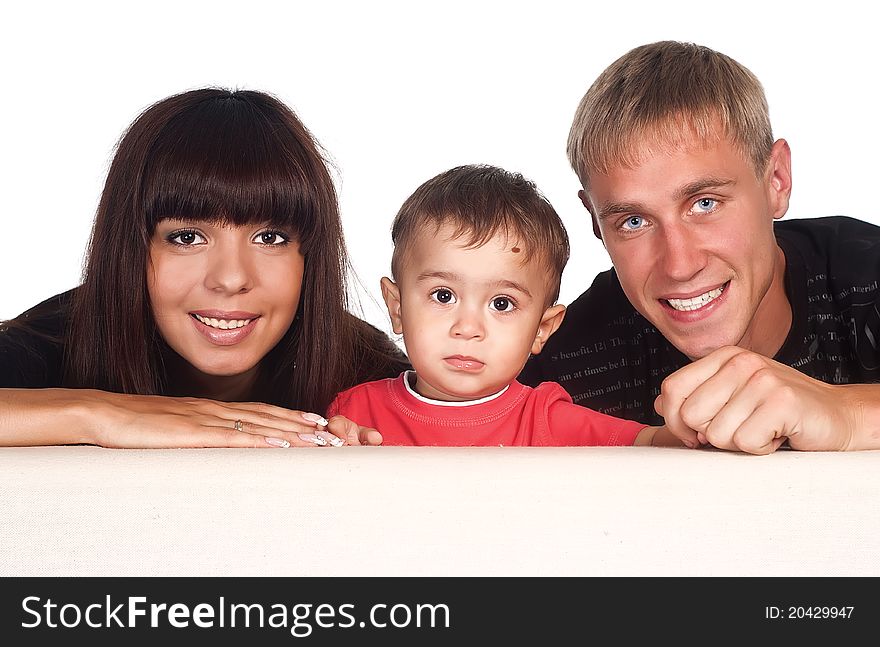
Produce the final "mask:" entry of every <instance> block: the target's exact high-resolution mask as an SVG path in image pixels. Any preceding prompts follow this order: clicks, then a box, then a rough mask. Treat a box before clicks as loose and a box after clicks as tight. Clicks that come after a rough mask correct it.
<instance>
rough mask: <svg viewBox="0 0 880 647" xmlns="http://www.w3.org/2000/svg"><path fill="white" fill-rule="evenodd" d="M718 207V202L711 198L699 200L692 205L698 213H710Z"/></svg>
mask: <svg viewBox="0 0 880 647" xmlns="http://www.w3.org/2000/svg"><path fill="white" fill-rule="evenodd" d="M717 205H718V200H715V199H713V198H700V199H699V200H697V201H696V202H695V203H694V206H695V207H696V208H697V209H698V210H699V211H706V212H708V211H712V209H714V208H715V207H716V206H717Z"/></svg>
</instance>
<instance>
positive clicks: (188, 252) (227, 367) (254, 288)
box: [147, 218, 303, 376]
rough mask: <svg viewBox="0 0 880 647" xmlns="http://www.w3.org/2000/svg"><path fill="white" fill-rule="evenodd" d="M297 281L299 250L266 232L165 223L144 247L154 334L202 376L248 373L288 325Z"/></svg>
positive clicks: (285, 237) (288, 239)
mask: <svg viewBox="0 0 880 647" xmlns="http://www.w3.org/2000/svg"><path fill="white" fill-rule="evenodd" d="M302 278H303V255H302V253H301V252H300V249H299V243H298V242H297V241H296V240H295V239H293V238H292V235H291V234H290V232H285V231H280V230H277V229H274V228H272V227H269V226H267V225H259V224H257V225H244V226H241V227H239V226H234V225H229V224H225V223H223V222H222V221H218V222H213V223H209V222H205V221H195V220H186V219H181V220H178V219H174V218H166V219H164V220H162V221H160V222H159V224H158V225H157V226H156V231H155V232H154V234H153V238H152V240H151V241H150V260H149V265H148V267H147V289H148V291H149V294H150V303H151V304H152V307H153V316H154V317H155V318H156V324H157V326H158V328H159V332H160V333H161V334H162V337H164V339H165V341H166V342H167V343H168V345H169V346H170V347H171V348H172V349H174V351H175V352H177V354H178V355H180V356H181V357H182V358H183V359H185V360H186V361H187V362H189V363H190V364H191V365H192V366H193V367H194V368H195V369H197V370H198V371H200V372H202V373H204V374H206V375H210V376H234V375H243V374H245V373H248V372H249V371H254V370H255V368H256V366H257V365H258V364H259V362H260V360H262V359H263V357H265V356H266V354H267V353H268V352H269V351H270V350H271V349H272V348H273V347H274V346H275V344H277V343H278V341H279V340H280V339H281V338H282V337H283V336H284V333H286V332H287V329H288V328H289V327H290V324H291V323H292V322H293V317H294V315H295V314H296V309H297V304H298V303H299V295H300V290H301V287H302Z"/></svg>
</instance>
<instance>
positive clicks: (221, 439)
mask: <svg viewBox="0 0 880 647" xmlns="http://www.w3.org/2000/svg"><path fill="white" fill-rule="evenodd" d="M318 423H325V424H326V423H327V421H326V420H324V419H323V418H322V417H321V416H319V415H317V414H313V413H303V412H301V411H292V410H290V409H285V408H283V407H275V406H272V405H269V404H261V403H254V402H217V401H214V400H205V399H199V398H172V397H164V396H151V395H124V394H119V393H109V392H106V391H98V390H93V389H0V445H5V446H33V445H74V444H87V445H100V446H102V447H132V448H134V447H139V448H159V447H264V448H271V447H291V446H300V447H317V446H333V445H337V446H338V445H344V444H345V443H346V441H347V439H348V436H347V435H345V434H346V433H347V429H346V428H344V427H342V426H340V425H339V424H338V423H334V424H333V425H331V427H330V431H327V430H325V429H324V427H323V426H320V425H319V424H318ZM337 429H338V430H339V433H342V434H343V436H342V437H337V436H335V435H333V433H335V432H336V431H337ZM331 432H333V433H331Z"/></svg>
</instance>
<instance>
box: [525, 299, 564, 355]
mask: <svg viewBox="0 0 880 647" xmlns="http://www.w3.org/2000/svg"><path fill="white" fill-rule="evenodd" d="M564 318H565V306H564V305H562V304H560V303H557V304H556V305H555V306H550V307H549V308H547V309H546V310H545V311H544V314H543V315H541V323H540V324H539V325H538V332H537V333H536V334H535V341H533V342H532V355H537V354H538V353H540V352H541V349H542V348H544V344H546V343H547V340H548V339H550V335H552V334H553V333H555V332H556V331H557V330H558V329H559V326H560V325H561V324H562V320H563V319H564Z"/></svg>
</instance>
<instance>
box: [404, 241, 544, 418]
mask: <svg viewBox="0 0 880 647" xmlns="http://www.w3.org/2000/svg"><path fill="white" fill-rule="evenodd" d="M452 232H453V228H452V227H451V226H449V225H445V226H443V227H442V228H441V229H440V230H439V231H438V232H437V234H436V236H435V235H434V232H433V230H431V231H427V230H426V231H425V232H423V233H422V234H421V235H418V236H417V237H416V239H415V240H414V241H413V244H412V248H411V249H410V250H408V253H407V254H406V258H405V260H404V262H403V263H402V264H401V272H400V273H401V275H402V276H401V277H400V280H399V281H398V283H397V286H398V289H399V292H400V310H399V313H397V314H398V316H395V312H393V311H392V313H391V315H392V320H393V322H394V324H395V330H396V332H402V333H403V341H404V344H405V345H406V351H407V355H408V356H409V359H410V362H412V365H413V368H414V369H415V370H416V375H417V378H418V379H417V382H416V390H417V391H418V392H419V393H420V394H421V395H423V396H425V397H427V398H432V399H435V400H445V401H462V400H474V399H477V398H481V397H484V396H487V395H491V394H493V393H496V392H498V391H499V390H501V389H502V388H504V386H506V385H507V384H509V383H510V382H511V381H512V380H514V379H515V378H516V376H517V375H518V374H519V372H520V370H522V367H523V366H524V364H525V362H526V360H527V359H528V357H529V354H530V353H531V352H537V351H538V350H540V342H538V341H536V338H537V335H538V329H539V325H540V323H541V320H542V317H543V316H544V313H545V310H546V308H545V304H546V300H547V291H548V289H549V279H550V277H549V275H548V274H549V273H548V270H547V269H546V268H545V267H544V266H543V264H541V263H540V261H539V260H538V259H530V260H529V261H527V262H525V263H523V258H524V253H525V250H524V249H521V247H520V246H519V245H518V243H517V242H516V241H515V240H508V239H507V237H506V236H505V235H503V234H497V235H496V236H495V237H494V238H492V239H491V240H490V241H488V242H487V243H486V244H485V245H483V246H481V247H477V248H471V249H468V248H466V247H465V246H464V244H465V241H463V240H461V239H454V238H452ZM392 310H393V308H392Z"/></svg>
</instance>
